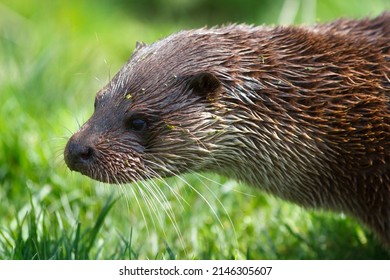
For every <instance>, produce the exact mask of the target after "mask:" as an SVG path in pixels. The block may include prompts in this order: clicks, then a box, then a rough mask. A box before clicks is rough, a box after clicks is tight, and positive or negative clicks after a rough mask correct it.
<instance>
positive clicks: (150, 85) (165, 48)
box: [97, 25, 268, 98]
mask: <svg viewBox="0 0 390 280" xmlns="http://www.w3.org/2000/svg"><path fill="white" fill-rule="evenodd" d="M267 30H268V29H267V28H265V27H256V28H254V27H251V26H247V25H230V26H226V27H221V28H211V29H196V30H187V31H181V32H179V33H176V34H173V35H170V36H168V37H166V38H164V39H162V40H160V41H157V42H155V43H152V44H150V45H146V44H143V43H138V44H137V46H136V48H135V50H134V52H133V54H132V56H131V58H130V59H129V61H128V62H127V63H126V64H125V65H124V66H123V67H122V69H120V71H119V72H118V73H117V74H116V76H115V77H114V78H113V79H112V80H111V81H110V83H109V85H107V87H106V88H104V89H103V90H101V91H100V92H99V93H98V95H97V96H98V97H99V98H100V97H101V96H102V95H105V94H113V93H116V94H117V93H121V94H122V93H124V92H132V91H148V92H155V91H159V90H160V89H161V88H163V86H164V85H166V84H167V83H169V82H170V81H171V80H172V79H173V78H174V77H178V76H186V75H193V74H196V73H199V72H204V71H209V72H213V73H214V74H216V75H218V73H223V74H222V75H226V69H227V68H228V66H229V65H224V62H226V63H227V64H232V63H235V62H238V61H237V60H234V59H232V58H233V57H237V56H238V55H239V54H240V52H241V51H242V50H243V49H245V48H247V47H248V46H247V45H245V44H242V45H240V44H237V39H238V38H239V37H241V39H242V40H241V41H242V42H246V41H248V40H252V41H253V40H256V38H257V37H258V35H257V36H256V32H261V31H267ZM247 43H248V42H247ZM221 78H223V77H221ZM134 93H135V94H136V92H134Z"/></svg>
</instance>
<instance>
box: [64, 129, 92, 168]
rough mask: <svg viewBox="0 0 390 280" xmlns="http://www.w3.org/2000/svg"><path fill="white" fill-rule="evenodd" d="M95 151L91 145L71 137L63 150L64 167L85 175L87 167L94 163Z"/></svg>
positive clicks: (74, 136)
mask: <svg viewBox="0 0 390 280" xmlns="http://www.w3.org/2000/svg"><path fill="white" fill-rule="evenodd" d="M95 155H96V150H95V148H94V147H93V145H92V144H90V143H88V142H87V141H85V140H83V139H81V138H80V137H78V135H77V134H75V135H73V136H72V137H71V138H70V139H69V141H68V143H67V144H66V147H65V150H64V158H65V162H66V165H67V166H68V167H69V169H70V170H73V171H78V172H80V173H82V174H85V173H86V170H87V169H88V166H90V165H91V164H92V163H93V162H94V161H95Z"/></svg>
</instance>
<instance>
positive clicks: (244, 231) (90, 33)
mask: <svg viewBox="0 0 390 280" xmlns="http://www.w3.org/2000/svg"><path fill="white" fill-rule="evenodd" d="M135 2H137V1H134V3H133V2H129V3H128V2H126V1H120V0H116V1H111V2H110V1H99V2H98V1H92V0H89V1H60V0H58V1H51V2H50V4H48V2H47V3H46V2H44V1H35V2H34V1H21V0H18V1H15V0H7V1H2V2H1V3H0V200H1V203H0V259H389V258H390V254H389V253H388V252H386V251H385V250H383V249H382V248H381V247H380V244H379V243H378V242H377V241H376V239H375V237H374V236H373V235H372V234H371V233H369V232H368V231H367V230H365V229H364V228H362V227H361V226H360V225H359V224H358V223H356V222H355V221H354V220H352V219H350V218H348V217H345V216H343V215H341V214H335V213H323V212H318V211H316V212H315V211H307V210H303V209H301V208H299V207H297V206H295V205H291V204H288V203H286V202H283V201H280V200H278V199H275V198H272V197H269V196H265V195H263V194H261V193H260V192H258V191H257V190H255V189H254V188H249V187H247V186H243V185H239V184H237V183H236V182H234V181H231V180H228V179H226V178H222V177H219V176H217V175H215V174H202V175H187V176H185V180H186V181H187V182H188V184H187V183H186V182H184V181H183V180H180V179H177V178H176V179H175V178H171V179H168V180H167V181H168V183H169V185H170V186H171V187H172V189H174V190H175V192H172V191H170V190H169V189H168V188H167V187H166V186H164V185H163V184H160V185H159V188H160V190H161V191H162V192H163V194H164V196H165V197H166V198H165V199H164V200H162V199H161V198H159V199H157V198H155V197H153V196H151V194H150V193H147V192H145V189H141V190H140V189H138V187H137V186H136V185H128V186H123V187H119V186H109V185H104V184H101V183H98V182H94V181H92V180H90V179H88V178H86V177H83V176H81V175H79V174H76V173H71V172H70V171H68V170H67V168H66V166H65V164H64V162H63V157H62V151H63V148H64V146H65V143H66V140H67V138H68V137H69V136H70V135H71V134H72V132H74V131H76V130H77V128H78V126H79V125H80V124H82V123H83V122H84V121H85V120H86V119H87V118H88V116H89V115H90V114H91V113H92V110H93V100H94V94H95V92H96V91H97V90H98V89H99V88H100V87H102V86H103V85H104V84H105V83H106V82H107V81H108V79H109V77H110V76H112V75H113V74H114V73H115V72H116V71H117V70H118V69H119V67H120V66H121V65H122V64H123V63H124V62H125V61H126V60H127V59H128V57H129V56H130V54H131V50H132V49H133V48H134V46H135V41H136V40H142V41H146V42H152V41H154V40H157V39H159V38H161V37H163V36H166V35H168V34H169V33H171V32H174V31H177V30H180V29H182V28H189V27H199V26H204V25H206V24H207V25H212V24H221V23H225V22H231V21H241V22H248V23H257V24H261V23H262V22H267V23H277V22H278V18H279V15H280V13H281V10H282V6H283V2H284V1H263V2H261V3H260V4H256V3H259V2H258V1H248V3H249V4H248V5H247V6H245V5H243V4H240V6H239V7H237V3H234V2H233V1H226V4H224V5H222V4H221V2H219V1H202V0H197V1H183V4H181V5H180V4H178V3H179V1H168V4H169V9H168V8H166V6H164V5H165V4H162V3H166V2H162V1H157V0H154V1H151V3H152V4H153V5H151V6H150V5H149V6H145V4H140V3H138V2H137V3H138V4H136V3H135ZM346 2H348V3H349V4H348V6H344V4H342V1H336V0H332V1H330V0H329V1H318V3H317V6H316V8H315V9H314V10H307V9H306V10H305V9H304V8H303V5H301V7H300V8H299V9H298V10H297V15H296V18H295V21H296V22H301V21H305V19H308V18H314V19H318V20H321V21H322V20H328V19H332V18H336V17H339V16H365V15H376V14H378V13H380V11H383V10H384V9H385V8H389V6H388V4H386V3H385V2H386V1H370V2H368V4H366V5H367V6H365V5H363V4H359V5H358V3H361V2H357V1H346ZM210 3H213V4H210ZM224 3H225V2H224ZM240 3H241V1H240ZM254 3H255V4H256V5H257V6H254V5H255V4H254ZM271 3H273V4H272V5H271ZM213 5H219V7H221V6H226V8H224V9H221V8H219V9H217V11H215V10H213V8H215V7H214V6H213ZM386 5H387V6H386ZM151 7H152V8H151ZM164 7H165V8H164ZM254 7H256V9H255V8H254ZM201 10H203V11H206V12H204V13H200V11H201ZM159 11H161V13H160V12H159ZM232 11H237V13H234V15H233V14H232ZM313 13H314V15H313ZM197 15H199V16H197ZM293 18H294V17H293ZM203 176H206V177H207V178H210V179H211V180H209V179H206V178H204V177H203ZM189 185H192V186H193V187H194V188H196V190H197V191H198V192H199V193H201V194H202V195H203V198H202V197H201V196H200V195H199V193H197V192H195V191H194V190H191V188H190V187H189ZM142 190H143V191H142Z"/></svg>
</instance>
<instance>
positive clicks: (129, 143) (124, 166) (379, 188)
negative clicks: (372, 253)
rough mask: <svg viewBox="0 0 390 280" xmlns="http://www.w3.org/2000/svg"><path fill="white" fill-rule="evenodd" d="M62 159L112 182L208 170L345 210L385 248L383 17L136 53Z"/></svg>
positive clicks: (388, 67) (389, 50)
mask: <svg viewBox="0 0 390 280" xmlns="http://www.w3.org/2000/svg"><path fill="white" fill-rule="evenodd" d="M134 119H142V120H144V121H145V122H146V124H147V126H146V128H145V129H144V130H143V131H134V129H132V127H131V121H132V120H134ZM65 160H66V162H67V164H68V166H69V167H70V169H72V170H76V171H79V172H81V173H83V174H85V175H87V176H90V177H92V178H94V179H96V180H99V181H103V182H109V183H126V182H133V181H138V180H143V179H149V178H154V177H159V178H160V177H164V176H174V175H178V174H181V173H184V172H193V171H210V170H211V171H214V172H218V173H220V174H223V175H226V176H229V177H234V178H236V179H239V180H242V181H245V182H247V183H249V184H251V185H253V186H255V187H259V188H260V189H262V190H264V191H266V192H268V193H271V194H273V195H276V196H278V197H281V198H283V199H286V200H289V201H292V202H295V203H297V204H299V205H303V206H306V207H314V208H325V209H331V210H335V211H344V212H346V213H349V214H351V215H353V216H354V217H356V218H358V219H359V220H360V221H362V222H363V223H364V224H366V225H367V226H368V227H370V228H371V229H372V230H373V231H374V232H376V233H377V234H378V236H379V237H380V238H381V240H382V241H383V242H384V243H385V244H386V245H388V246H389V245H390V13H385V14H383V15H381V16H379V17H377V18H375V19H372V20H370V19H363V20H338V21H335V22H331V23H327V24H323V25H315V26H312V27H265V26H263V27H250V26H246V25H230V26H224V27H219V28H211V29H197V30H189V31H182V32H179V33H177V34H173V35H171V36H169V37H167V38H165V39H163V40H161V41H158V42H156V43H153V44H151V45H145V44H138V45H137V48H136V50H135V51H134V53H133V55H132V57H131V58H130V60H129V61H128V63H127V64H126V65H125V66H124V67H123V68H122V69H121V70H120V71H119V73H118V74H117V75H116V76H115V77H114V78H113V79H112V80H111V81H110V83H109V84H108V85H107V86H106V87H105V88H103V89H102V90H101V91H100V92H99V93H98V94H97V96H96V102H95V112H94V114H93V116H92V117H91V119H90V120H89V121H88V122H87V123H86V124H84V125H83V127H82V128H81V129H80V131H78V132H77V133H76V134H75V135H74V136H72V138H71V139H70V141H69V142H68V144H67V147H66V149H65Z"/></svg>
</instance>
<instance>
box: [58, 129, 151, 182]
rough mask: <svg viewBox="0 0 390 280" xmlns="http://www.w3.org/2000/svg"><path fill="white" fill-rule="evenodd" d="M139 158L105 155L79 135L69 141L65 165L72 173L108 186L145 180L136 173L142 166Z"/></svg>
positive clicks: (108, 153)
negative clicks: (78, 173)
mask: <svg viewBox="0 0 390 280" xmlns="http://www.w3.org/2000/svg"><path fill="white" fill-rule="evenodd" d="M137 158H138V157H136V156H130V155H128V154H123V155H118V154H117V153H112V152H107V153H105V152H103V151H100V150H98V149H97V148H96V147H95V146H94V145H93V144H91V143H88V141H86V140H85V139H81V137H78V135H77V134H75V135H74V136H73V137H71V138H70V139H69V141H68V143H67V145H66V147H65V150H64V159H65V163H66V165H67V166H68V168H69V169H70V170H71V171H76V172H80V173H81V174H83V175H85V176H88V177H90V178H91V179H94V180H97V181H100V182H102V183H108V184H124V183H132V182H135V181H139V180H144V179H145V178H143V176H142V175H140V174H139V172H136V170H137V169H139V168H140V166H141V165H140V163H139V162H140V160H136V159H137ZM141 174H142V173H141Z"/></svg>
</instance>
